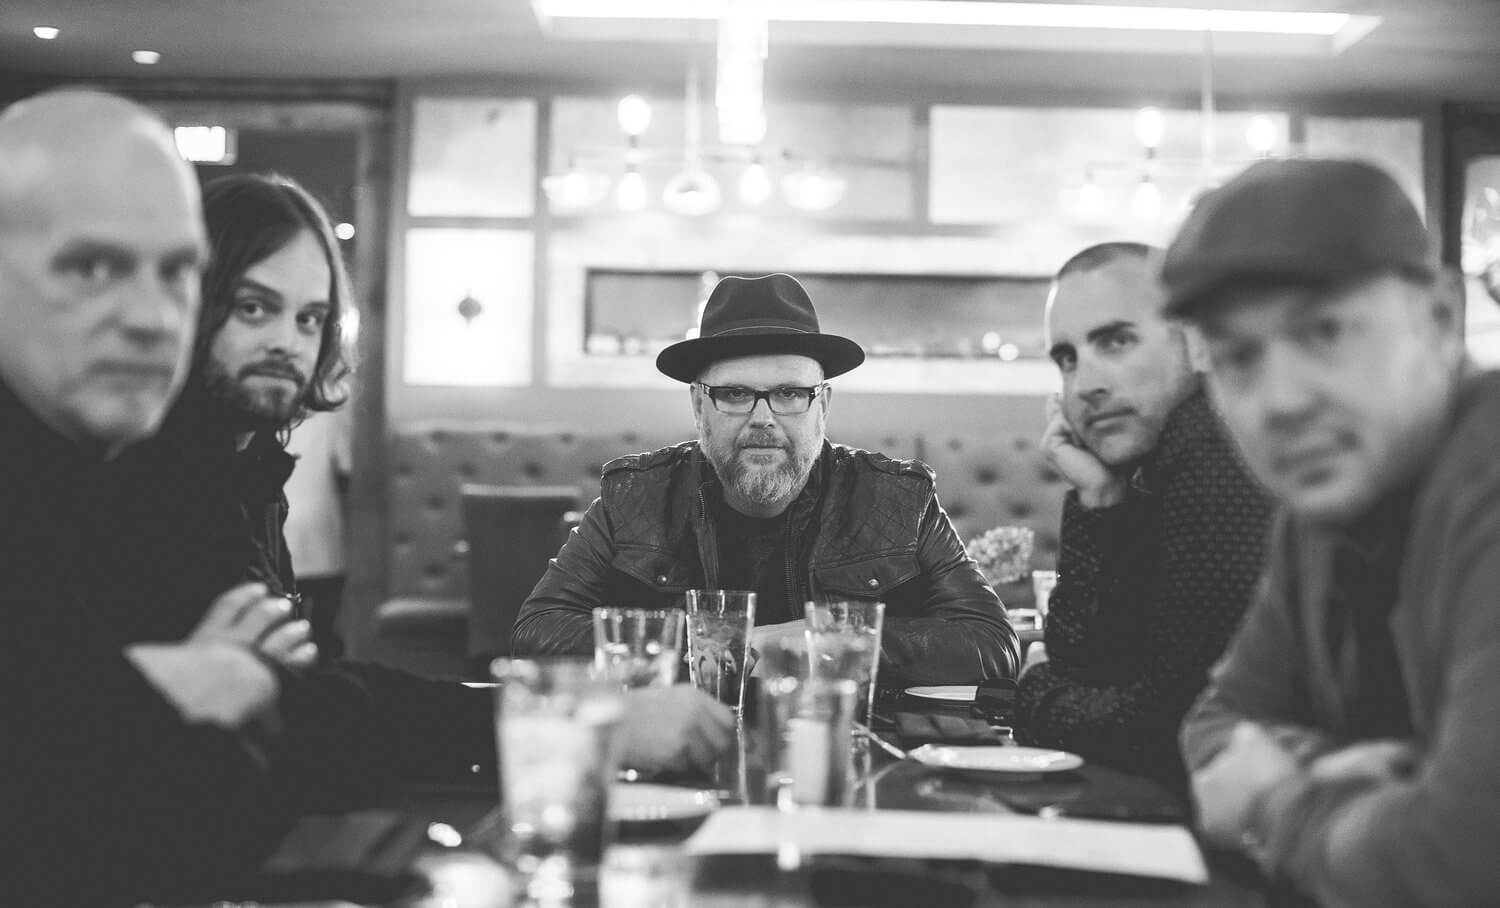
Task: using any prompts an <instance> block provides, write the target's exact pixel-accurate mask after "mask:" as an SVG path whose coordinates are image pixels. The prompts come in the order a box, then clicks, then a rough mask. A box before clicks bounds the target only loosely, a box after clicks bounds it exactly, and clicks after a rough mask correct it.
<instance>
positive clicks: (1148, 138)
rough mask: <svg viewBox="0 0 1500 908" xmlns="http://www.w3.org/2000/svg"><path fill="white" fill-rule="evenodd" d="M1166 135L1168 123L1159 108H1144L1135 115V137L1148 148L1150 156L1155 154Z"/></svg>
mask: <svg viewBox="0 0 1500 908" xmlns="http://www.w3.org/2000/svg"><path fill="white" fill-rule="evenodd" d="M1164 135H1166V122H1165V120H1164V118H1163V117H1162V113H1161V108H1159V107H1142V108H1141V109H1140V110H1139V111H1138V112H1137V113H1136V115H1135V137H1136V138H1137V139H1140V140H1141V144H1142V145H1144V146H1146V151H1147V153H1148V155H1150V154H1155V152H1156V149H1157V148H1160V147H1161V140H1162V137H1163V136H1164Z"/></svg>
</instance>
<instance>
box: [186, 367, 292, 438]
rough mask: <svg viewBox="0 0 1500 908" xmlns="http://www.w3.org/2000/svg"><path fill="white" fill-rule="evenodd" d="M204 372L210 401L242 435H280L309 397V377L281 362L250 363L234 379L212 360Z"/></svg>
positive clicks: (205, 387)
mask: <svg viewBox="0 0 1500 908" xmlns="http://www.w3.org/2000/svg"><path fill="white" fill-rule="evenodd" d="M203 371H204V374H203V384H204V390H205V391H206V392H207V393H208V398H209V400H210V401H211V402H212V403H213V405H214V407H215V409H217V410H218V411H219V412H221V413H222V414H224V415H225V416H226V417H228V419H229V421H230V422H231V423H232V424H233V425H234V427H235V429H236V430H239V431H244V432H262V431H279V430H280V429H281V428H282V427H284V426H286V425H287V424H288V423H290V422H291V421H292V418H293V417H294V416H296V415H297V411H298V410H299V409H300V408H301V407H302V403H303V401H304V400H305V399H306V397H307V376H305V375H303V374H302V372H301V371H300V370H299V369H297V367H296V366H293V365H291V364H290V363H286V362H282V361H280V360H262V361H260V362H257V363H251V364H250V365H248V366H245V367H244V368H242V369H240V370H239V372H238V373H237V374H235V375H230V374H229V372H228V370H226V369H224V367H222V366H221V365H219V364H218V363H216V362H213V361H212V360H210V361H209V362H208V363H207V364H206V365H205V366H204V370H203ZM256 376H274V377H278V378H285V379H287V380H288V381H289V382H290V384H287V383H282V382H274V383H262V382H255V381H254V379H255V377H256Z"/></svg>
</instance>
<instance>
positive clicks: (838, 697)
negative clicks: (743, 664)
mask: <svg viewBox="0 0 1500 908" xmlns="http://www.w3.org/2000/svg"><path fill="white" fill-rule="evenodd" d="M819 668H820V667H819V666H817V665H815V664H813V663H812V659H811V657H810V650H809V645H808V640H807V639H806V637H805V636H804V637H785V638H779V639H775V640H771V641H768V642H767V643H766V645H765V646H763V647H762V648H761V652H760V662H758V663H757V665H756V674H757V676H759V678H760V704H759V710H760V722H761V727H762V735H761V741H762V742H763V744H764V746H765V747H766V753H765V754H764V759H763V761H762V762H763V763H764V766H765V771H766V779H765V782H766V794H767V797H768V798H769V800H770V802H771V803H772V804H775V805H776V806H777V807H780V808H782V809H788V808H793V807H834V806H845V805H847V804H848V801H849V798H850V795H851V794H852V786H851V785H850V781H851V768H852V767H851V764H850V756H851V754H852V753H853V751H854V748H853V747H852V746H851V731H852V723H853V719H854V712H855V708H856V702H857V693H858V688H859V685H858V684H857V682H855V681H854V680H851V679H847V678H833V677H825V676H823V675H821V674H820V673H819Z"/></svg>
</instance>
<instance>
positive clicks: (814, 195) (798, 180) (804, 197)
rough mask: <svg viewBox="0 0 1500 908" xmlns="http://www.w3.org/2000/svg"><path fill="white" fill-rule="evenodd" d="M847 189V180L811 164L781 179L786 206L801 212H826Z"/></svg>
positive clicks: (837, 201)
mask: <svg viewBox="0 0 1500 908" xmlns="http://www.w3.org/2000/svg"><path fill="white" fill-rule="evenodd" d="M848 188H849V181H848V180H846V179H844V178H843V177H842V176H840V175H838V174H837V173H834V172H833V171H831V170H827V169H825V168H822V167H818V166H816V165H813V164H809V165H807V166H806V167H803V168H802V169H800V170H794V171H792V172H791V173H789V174H787V175H786V176H784V177H782V178H781V189H782V191H783V192H785V193H786V201H787V204H788V205H791V206H792V207H793V208H796V209H798V210H801V211H827V210H828V209H830V208H832V207H833V206H835V205H837V204H838V203H839V200H840V199H842V198H843V197H844V190H846V189H848Z"/></svg>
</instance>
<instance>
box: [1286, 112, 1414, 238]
mask: <svg viewBox="0 0 1500 908" xmlns="http://www.w3.org/2000/svg"><path fill="white" fill-rule="evenodd" d="M1305 130H1306V143H1305V151H1306V153H1307V155H1308V156H1309V157H1318V158H1357V159H1359V160H1362V161H1369V162H1370V163H1372V164H1376V165H1378V166H1380V167H1383V168H1385V169H1386V170H1387V171H1389V172H1390V174H1391V176H1393V177H1395V178H1396V182H1398V183H1400V184H1401V188H1403V189H1405V190H1406V191H1407V193H1408V194H1410V195H1411V197H1412V200H1413V201H1414V202H1416V205H1417V211H1419V212H1421V213H1422V215H1423V216H1424V217H1425V216H1426V214H1427V201H1426V193H1424V192H1423V191H1422V121H1421V120H1418V119H1415V118H1405V119H1402V118H1396V117H1308V118H1307V122H1306V126H1305Z"/></svg>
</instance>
